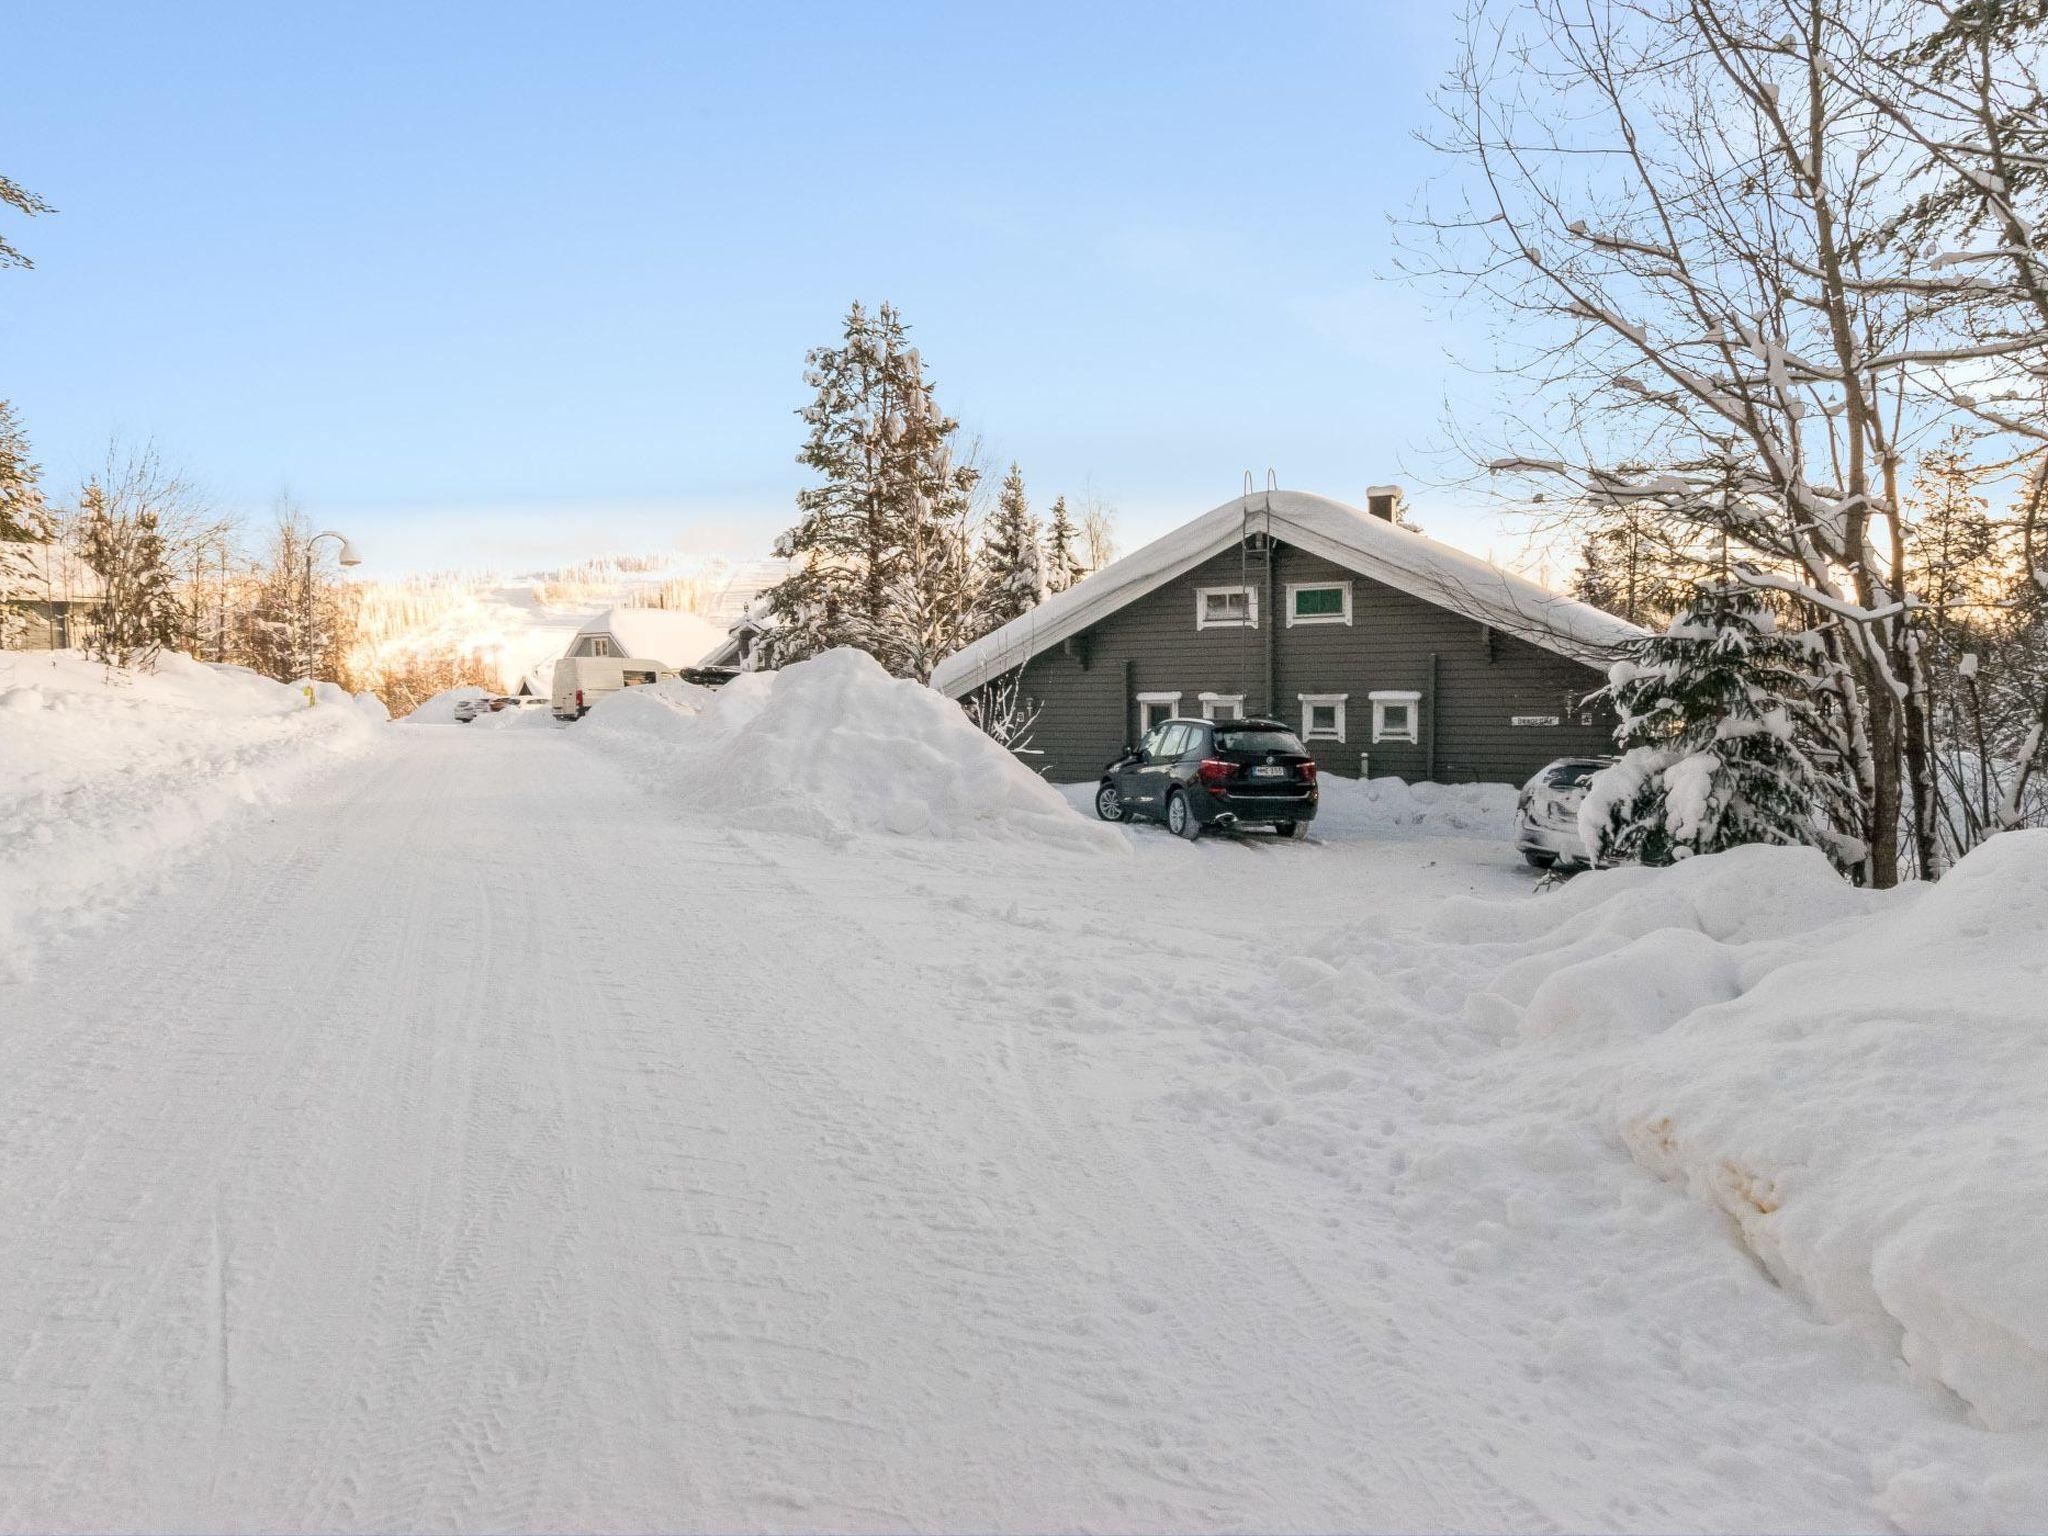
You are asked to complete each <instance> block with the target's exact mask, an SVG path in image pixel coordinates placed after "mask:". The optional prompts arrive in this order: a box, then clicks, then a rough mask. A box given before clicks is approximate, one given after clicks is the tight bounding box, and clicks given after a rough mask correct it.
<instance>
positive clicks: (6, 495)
mask: <svg viewBox="0 0 2048 1536" xmlns="http://www.w3.org/2000/svg"><path fill="white" fill-rule="evenodd" d="M56 534H57V525H56V520H55V519H54V518H52V517H51V516H50V509H49V507H48V506H47V505H45V504H44V501H43V487H42V466H41V465H39V464H37V463H36V462H35V460H34V458H33V457H31V455H30V452H29V445H28V436H27V434H26V433H24V432H23V431H22V429H21V423H20V421H19V420H18V419H17V418H16V416H15V414H14V407H13V405H12V404H11V403H10V402H8V401H6V400H0V648H4V647H6V646H9V645H13V644H15V643H16V642H17V640H18V638H19V636H18V631H19V630H20V629H21V627H22V625H21V614H22V609H23V605H25V604H26V603H27V602H29V601H30V600H31V599H32V598H33V596H34V588H33V585H32V584H33V583H34V581H35V579H36V574H37V572H36V562H35V558H34V556H33V555H32V554H31V552H30V551H29V550H28V549H26V548H24V547H23V546H25V545H34V544H47V543H49V542H50V541H51V540H52V539H54V538H55V537H56Z"/></svg>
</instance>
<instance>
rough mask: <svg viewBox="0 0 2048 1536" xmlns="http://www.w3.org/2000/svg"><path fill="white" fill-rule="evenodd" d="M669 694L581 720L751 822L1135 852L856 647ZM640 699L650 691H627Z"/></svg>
mask: <svg viewBox="0 0 2048 1536" xmlns="http://www.w3.org/2000/svg"><path fill="white" fill-rule="evenodd" d="M681 686H682V687H684V688H687V687H688V686H689V685H687V684H684V685H681ZM666 687H667V691H666V692H664V691H663V689H662V688H661V687H655V688H635V689H629V690H626V691H625V692H623V693H621V694H618V695H615V696H613V697H612V698H610V699H607V700H606V701H605V702H604V703H603V704H602V705H600V706H599V707H598V708H596V709H593V710H592V711H591V713H590V715H589V717H588V718H587V719H586V720H585V721H584V722H583V723H584V725H585V726H586V727H588V726H592V725H595V726H597V727H598V732H596V733H594V734H595V736H596V739H599V740H601V741H610V742H612V743H618V742H620V741H622V740H623V741H625V742H627V743H629V744H630V747H629V750H632V749H638V750H640V751H642V752H643V753H644V751H645V749H646V747H647V746H648V745H649V744H650V742H655V743H659V744H660V747H661V748H662V749H665V750H661V751H660V756H659V758H658V761H659V762H660V764H661V766H660V768H659V769H658V770H657V771H659V772H661V773H662V774H663V776H664V778H667V779H669V780H670V781H671V782H672V783H673V784H674V785H675V787H676V789H677V790H678V791H679V792H680V794H681V795H682V796H683V798H684V799H685V800H686V801H687V802H688V803H690V804H691V805H694V806H698V807H701V808H703V809H704V810H707V811H711V812H715V813H717V814H719V815H723V816H727V817H730V818H732V819H734V820H735V821H738V822H741V823H743V824H745V825H748V826H752V827H758V828H761V829H763V830H768V831H794V832H803V833H808V834H810V835H812V836H818V837H823V838H826V839H827V840H831V841H838V840H841V839H844V838H848V837H852V836H855V835H863V834H881V835H890V836H899V837H922V838H948V839H958V838H978V837H997V838H1025V839H1030V840H1033V841H1037V842H1051V843H1057V844H1062V845H1065V846H1069V847H1076V848H1087V849H1099V850H1116V851H1119V852H1121V851H1124V850H1125V849H1127V847H1128V844H1127V843H1126V842H1125V841H1124V839H1123V836H1122V834H1120V833H1119V832H1117V831H1116V830H1115V829H1114V828H1112V827H1109V826H1105V825H1102V824H1100V823H1097V822H1092V821H1086V820H1083V819H1082V818H1081V817H1080V816H1078V815H1076V814H1075V812H1074V811H1073V810H1072V809H1071V808H1070V807H1069V806H1068V805H1067V803H1066V801H1065V800H1063V799H1062V798H1061V797H1060V794H1059V792H1058V791H1057V790H1055V789H1054V788H1052V786H1051V785H1049V784H1047V783H1045V781H1044V780H1042V779H1040V778H1039V777H1038V776H1037V775H1036V774H1034V773H1032V772H1031V770H1030V769H1028V768H1026V767H1025V766H1024V765H1023V764H1022V763H1020V762H1018V761H1017V759H1016V758H1015V757H1013V756H1011V754H1010V753H1008V752H1007V751H1005V750H1004V749H1003V748H1001V747H999V746H997V745H996V743H995V742H993V741H991V740H990V739H989V738H988V737H987V736H986V735H984V734H983V733H982V732H981V731H980V730H978V729H977V728H976V727H975V726H974V725H973V724H972V723H971V722H969V720H968V719H967V717H966V716H965V715H964V714H962V713H961V711H960V706H959V705H957V704H955V703H954V702H953V701H952V700H950V699H948V698H946V697H945V696H944V695H943V694H940V693H937V692H935V691H933V690H932V689H930V688H927V687H925V686H923V685H922V684H920V683H914V682H906V681H904V680H903V679H901V678H895V677H891V676H890V675H889V674H888V673H887V672H885V671H883V670H882V668H881V666H880V665H879V664H878V663H877V662H876V661H875V660H874V659H873V658H872V657H870V656H867V655H865V654H863V653H862V652H859V651H852V650H836V651H828V652H826V653H825V654H824V655H822V656H817V657H813V658H812V659H811V660H809V661H803V662H798V663H797V664H796V665H794V666H790V667H785V668H783V669H782V670H781V671H779V672H772V673H770V672H758V673H749V674H745V675H743V676H741V677H739V678H736V679H734V680H733V682H731V683H730V684H728V685H727V686H726V687H724V688H722V689H719V690H718V691H716V692H715V693H710V694H709V695H708V697H707V698H704V699H699V698H698V697H697V696H696V695H697V694H699V693H703V692H704V690H694V691H692V692H691V693H689V694H683V693H681V692H679V691H678V689H677V686H676V685H674V684H670V685H666ZM639 694H648V695H652V697H649V698H646V699H636V698H633V697H631V695H639ZM644 760H645V758H644V756H643V761H644Z"/></svg>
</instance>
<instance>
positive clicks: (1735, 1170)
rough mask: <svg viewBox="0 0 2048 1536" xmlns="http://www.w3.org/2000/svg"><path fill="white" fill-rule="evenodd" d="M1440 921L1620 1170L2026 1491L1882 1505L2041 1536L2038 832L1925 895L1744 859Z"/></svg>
mask: <svg viewBox="0 0 2048 1536" xmlns="http://www.w3.org/2000/svg"><path fill="white" fill-rule="evenodd" d="M1436 926H1437V930H1438V932H1439V934H1440V935H1442V936H1444V937H1446V938H1450V939H1453V940H1454V941H1458V942H1462V943H1465V944H1477V945H1483V946H1490V947H1494V946H1497V947H1499V949H1500V952H1501V956H1502V958H1503V959H1505V960H1506V961H1507V963H1506V964H1505V966H1504V967H1503V968H1502V970H1501V971H1500V972H1499V975H1498V979H1497V980H1496V981H1494V983H1493V984H1492V985H1491V986H1490V987H1488V988H1486V989H1484V990H1483V991H1481V992H1480V993H1478V994H1477V995H1475V996H1474V997H1473V998H1471V999H1470V1000H1469V1001H1468V1004H1467V1010H1468V1013H1469V1014H1470V1015H1471V1016H1472V1017H1474V1018H1475V1019H1476V1020H1478V1021H1481V1022H1488V1021H1491V1022H1495V1023H1504V1024H1509V1025H1511V1026H1512V1027H1513V1028H1515V1029H1516V1030H1517V1031H1518V1033H1519V1034H1520V1036H1521V1037H1523V1038H1524V1039H1529V1040H1540V1041H1542V1042H1543V1043H1544V1045H1545V1046H1546V1047H1547V1048H1548V1049H1549V1050H1551V1051H1554V1052H1561V1053H1565V1054H1567V1055H1570V1056H1574V1057H1576V1056H1581V1055H1583V1057H1584V1060H1585V1062H1586V1071H1587V1078H1586V1081H1587V1084H1588V1086H1589V1088H1592V1089H1593V1090H1594V1093H1595V1096H1596V1098H1597V1102H1598V1105H1599V1110H1598V1112H1599V1114H1600V1117H1601V1118H1602V1119H1603V1120H1604V1121H1605V1122H1606V1123H1607V1125H1608V1127H1609V1128H1611V1130H1612V1131H1613V1132H1614V1133H1615V1134H1617V1135H1619V1136H1620V1138H1621V1139H1622V1141H1623V1143H1624V1144H1625V1145H1626V1146H1627V1148H1628V1150H1629V1152H1630V1153H1631V1155H1632V1156H1633V1157H1634V1158H1635V1159H1636V1161H1637V1162H1638V1163H1640V1164H1641V1165H1642V1166H1643V1167H1645V1168H1647V1169H1649V1170H1650V1171H1652V1172H1654V1173H1656V1174H1658V1175H1659V1176H1661V1177H1663V1178H1665V1179H1668V1180H1670V1181H1672V1182H1673V1183H1675V1184H1678V1185H1681V1186H1682V1187H1684V1188H1685V1189H1686V1190H1687V1191H1689V1192H1690V1193H1691V1194H1692V1195H1693V1196H1694V1197H1695V1198H1696V1199H1698V1200H1700V1201H1703V1202H1705V1203H1707V1204H1708V1205H1710V1206H1711V1207H1713V1208H1714V1209H1716V1210H1718V1211H1720V1212H1721V1213H1723V1214H1724V1215H1725V1216H1726V1217H1727V1218H1728V1223H1729V1225H1728V1231H1729V1233H1730V1235H1731V1236H1732V1237H1733V1238H1734V1240H1735V1241H1736V1242H1738V1243H1739V1244H1740V1245H1741V1247H1742V1248H1743V1249H1744V1250H1746V1251H1747V1252H1748V1253H1749V1254H1750V1255H1752V1256H1753V1257H1754V1258H1755V1259H1756V1260H1757V1262H1758V1263H1759V1264H1761V1265H1762V1266H1763V1268H1764V1269H1765V1270H1767V1271H1768V1272H1769V1273H1770V1274H1771V1276H1772V1277H1773V1278H1775V1279H1776V1280H1778V1281H1779V1282H1780V1283H1781V1284H1782V1285H1784V1286H1786V1287H1787V1288H1788V1289H1790V1290H1792V1291H1794V1292H1795V1293H1797V1294H1798V1295H1800V1296H1803V1297H1804V1298H1806V1300H1807V1301H1808V1302H1809V1303H1810V1304H1811V1305H1812V1306H1813V1307H1814V1308H1815V1309H1816V1310H1817V1311H1818V1312H1819V1313H1820V1314H1821V1315H1822V1316H1824V1317H1826V1318H1827V1319H1829V1320H1831V1321H1833V1322H1836V1323H1840V1324H1844V1325H1848V1326H1851V1327H1854V1328H1856V1329H1858V1330H1860V1331H1862V1332H1863V1333H1864V1334H1865V1335H1866V1336H1867V1337H1868V1338H1869V1339H1871V1340H1872V1341H1873V1342H1874V1343H1875V1344H1877V1345H1878V1346H1879V1347H1882V1348H1884V1349H1886V1350H1889V1351H1893V1352H1895V1353H1896V1354H1897V1356H1898V1357H1899V1358H1900V1359H1901V1360H1902V1361H1904V1362H1905V1365H1906V1367H1907V1368H1908V1369H1909V1370H1910V1372H1911V1374H1912V1375H1913V1377H1914V1378H1915V1379H1916V1380H1918V1381H1920V1382H1921V1383H1923V1384H1924V1385H1925V1386H1926V1387H1928V1388H1929V1389H1932V1390H1937V1391H1939V1392H1942V1393H1943V1394H1951V1393H1952V1394H1953V1397H1954V1400H1955V1401H1958V1402H1959V1403H1960V1404H1961V1405H1963V1407H1964V1408H1965V1409H1966V1411H1967V1413H1968V1416H1969V1419H1970V1421H1971V1422H1972V1423H1974V1424H1976V1425H1979V1426H1981V1427H1982V1428H1984V1429H1987V1430H1991V1431H1997V1432H2001V1433H2003V1434H2020V1433H2022V1432H2029V1433H2027V1434H2026V1443H2027V1444H2028V1445H2030V1446H2032V1447H2033V1449H2032V1450H2031V1451H2030V1452H2024V1453H2022V1454H2021V1455H2020V1456H2019V1460H2020V1462H2021V1463H2022V1464H2023V1465H2025V1464H2028V1463H2029V1462H2030V1463H2031V1465H2032V1467H2033V1470H2032V1471H2031V1472H2018V1471H2013V1470H2007V1471H2005V1472H2004V1473H2002V1474H1999V1475H1997V1476H1993V1477H1990V1478H1989V1479H1988V1480H1987V1481H1986V1483H1985V1486H1984V1487H1979V1486H1977V1484H1978V1481H1979V1480H1978V1478H1977V1477H1976V1474H1974V1473H1970V1472H1963V1473H1959V1472H1958V1471H1957V1470H1956V1469H1955V1468H1953V1467H1940V1466H1936V1467H1932V1468H1930V1467H1928V1466H1925V1465H1919V1466H1913V1465H1900V1466H1898V1467H1894V1468H1892V1469H1890V1470H1889V1472H1885V1473H1881V1480H1882V1486H1881V1487H1880V1490H1879V1507H1880V1508H1882V1509H1883V1510H1884V1511H1885V1512H1886V1513H1887V1514H1888V1515H1890V1516H1891V1517H1892V1518H1893V1519H1895V1520H1898V1521H1899V1522H1901V1523H1902V1524H1905V1525H1907V1526H1909V1527H1926V1526H1929V1525H1935V1526H1942V1525H1955V1524H1962V1525H1966V1526H1986V1527H1999V1526H2005V1527H2010V1526H2013V1525H2020V1526H2025V1525H2029V1524H2037V1523H2038V1522H2040V1521H2042V1520H2044V1519H2048V1435H2044V1434H2042V1433H2041V1432H2043V1431H2048V1215H2044V1213H2048V1001H2044V999H2048V831H2028V832H2013V833H2009V834H2006V835H2004V836H2001V837H1997V838H1994V839H1992V840H1991V841H1990V842H1989V843H1987V844H1985V845H1984V846H1982V847H1981V848H1979V849H1977V850H1976V851H1975V852H1973V853H1972V854H1970V856H1969V857H1968V858H1966V859H1964V860H1963V861H1962V862H1961V863H1960V864H1958V865H1957V866H1956V867H1955V868H1954V869H1953V870H1952V871H1951V872H1950V874H1949V875H1948V876H1947V877H1946V878H1945V879H1944V880H1942V881H1941V883H1940V884H1938V885H1935V886H1932V887H1914V888H1908V889H1904V890H1899V891H1894V892H1886V893H1870V892H1864V891H1858V890H1854V889H1852V888H1850V887H1849V886H1847V885H1845V884H1844V883H1843V882H1842V881H1841V880H1839V879H1838V878H1837V877H1836V876H1835V875H1834V873H1833V871H1832V870H1830V869H1829V868H1828V866H1827V864H1826V861H1825V860H1824V859H1823V858H1822V857H1821V856H1820V855H1819V854H1818V853H1816V852H1813V851H1811V850H1806V849H1782V848H1745V849H1738V850H1736V851H1734V852H1731V853H1727V854H1721V855H1716V856H1713V857H1709V858H1701V859H1695V860H1689V861H1687V862H1686V863H1684V864H1681V865H1679V866H1677V867H1676V868H1674V869H1670V870H1662V871H1649V870H1642V869H1628V870H1617V871H1613V872H1611V873H1603V874H1599V875H1594V876H1588V877H1582V878H1581V879H1579V880H1577V881H1574V882H1573V883H1572V885H1571V886H1570V887H1568V888H1567V889H1566V890H1565V891H1563V892H1560V893H1558V894H1557V895H1556V896H1554V897H1550V898H1546V899H1542V900H1538V901H1534V902H1530V903H1527V904H1525V905H1523V906H1522V907H1520V908H1508V909H1503V908H1502V907H1500V906H1499V905H1498V904H1494V903H1481V902H1461V903H1455V904H1451V905H1449V906H1447V908H1446V909H1445V910H1444V911H1443V912H1442V913H1441V914H1440V916H1439V919H1438V922H1437V925H1436ZM1504 941H1505V942H1504Z"/></svg>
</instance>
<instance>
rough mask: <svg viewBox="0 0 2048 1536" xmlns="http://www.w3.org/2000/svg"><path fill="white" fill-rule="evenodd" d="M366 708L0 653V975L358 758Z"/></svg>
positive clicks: (257, 681) (228, 682)
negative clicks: (253, 814)
mask: <svg viewBox="0 0 2048 1536" xmlns="http://www.w3.org/2000/svg"><path fill="white" fill-rule="evenodd" d="M309 687H310V689H311V700H312V701H311V702H310V703H309V699H308V691H307V690H308V688H309ZM381 711H382V706H381V705H379V706H376V707H375V708H374V709H373V708H371V707H369V706H365V705H363V704H361V703H359V702H358V701H356V700H355V699H353V698H351V697H350V696H349V695H348V694H346V693H344V692H342V691H341V690H340V689H338V688H336V687H334V686H333V685H332V684H328V683H318V684H311V685H308V684H287V683H277V682H272V681H271V680H269V679H268V678H264V677H259V676H258V675H256V674H255V673H253V672H250V671H248V670H246V669H244V668H240V667H213V666H208V665H205V664H203V663H200V662H197V661H194V660H192V659H191V658H190V657H186V656H180V655H174V654H167V655H164V656H162V657H159V658H158V660H157V663H156V667H155V670H154V671H152V672H147V673H140V674H132V673H110V672H109V671H108V669H107V668H105V667H104V666H101V665H100V664H99V663H97V662H94V661H91V660H89V659H88V658H86V657H85V656H83V655H82V654H80V653H78V652H75V651H59V652H55V653H49V652H43V653H19V652H0V973H6V972H10V971H11V972H19V971H20V970H21V969H23V967H22V964H21V960H22V956H23V953H24V951H25V946H26V944H27V942H28V940H29V938H30V937H31V935H32V932H33V931H34V930H37V929H41V928H46V927H54V926H57V925H61V924H65V923H69V922H75V921H78V920H81V919H83V918H86V917H88V916H90V915H92V914H93V913H95V912H96V911H97V910H99V909H101V908H105V907H110V906H112V905H115V904H116V903H118V902H120V901H122V900H124V899H126V898H127V897H129V896H131V895H132V894H133V893H134V892H135V890H136V889H137V888H138V886H140V885H142V884H143V883H145V882H146V881H147V880H148V879H150V878H151V877H152V876H153V875H155V874H156V873H157V871H158V870H159V868H160V867H161V866H162V865H163V864H164V863H165V862H166V860H167V859H168V858H169V857H170V856H172V855H174V854H175V853H177V852H178V851H180V850H182V849H183V848H184V847H185V846H187V845H188V844H190V843H192V842H193V841H194V840H196V839H197V838H199V837H200V836H202V835H203V834H204V833H205V832H206V831H207V830H208V829H209V828H210V827H211V826H212V825H213V824H214V823H216V822H218V821H220V820H221V819H222V818H224V817H226V816H228V815H229V814H231V813H232V812H233V811H234V810H235V809H236V808H237V807H239V806H242V805H245V804H248V803H251V802H263V801H267V800H275V799H279V798H282V797H284V796H286V795H289V794H291V793H293V792H294V790H295V789H296V788H297V787H298V785H299V784H300V783H301V781H303V780H304V778H305V777H306V776H307V775H308V774H309V773H311V772H312V771H313V770H315V769H317V768H319V767H320V766H322V765H324V764H327V763H331V762H333V761H336V760H337V759H339V758H344V757H349V756H354V755H356V754H358V753H361V752H364V751H367V750H368V749H369V748H370V746H371V744H372V743H373V742H374V741H375V740H376V739H377V727H378V720H379V717H380V715H381ZM10 962H11V963H10Z"/></svg>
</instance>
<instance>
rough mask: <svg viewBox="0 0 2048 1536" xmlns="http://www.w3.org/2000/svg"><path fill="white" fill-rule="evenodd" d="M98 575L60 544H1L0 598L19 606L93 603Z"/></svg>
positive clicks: (98, 589)
mask: <svg viewBox="0 0 2048 1536" xmlns="http://www.w3.org/2000/svg"><path fill="white" fill-rule="evenodd" d="M100 596H101V586H100V578H99V574H98V573H97V572H96V571H94V570H93V568H92V567H91V566H89V565H87V564H86V563H85V562H84V561H83V560H81V559H80V558H79V557H78V556H77V555H76V554H74V553H73V552H72V551H71V550H68V549H66V548H65V547H64V546H63V545H61V544H22V543H16V542H14V541H13V540H4V541H0V597H6V598H10V599H12V600H13V601H15V602H18V603H46V602H55V603H96V602H98V601H100Z"/></svg>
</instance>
